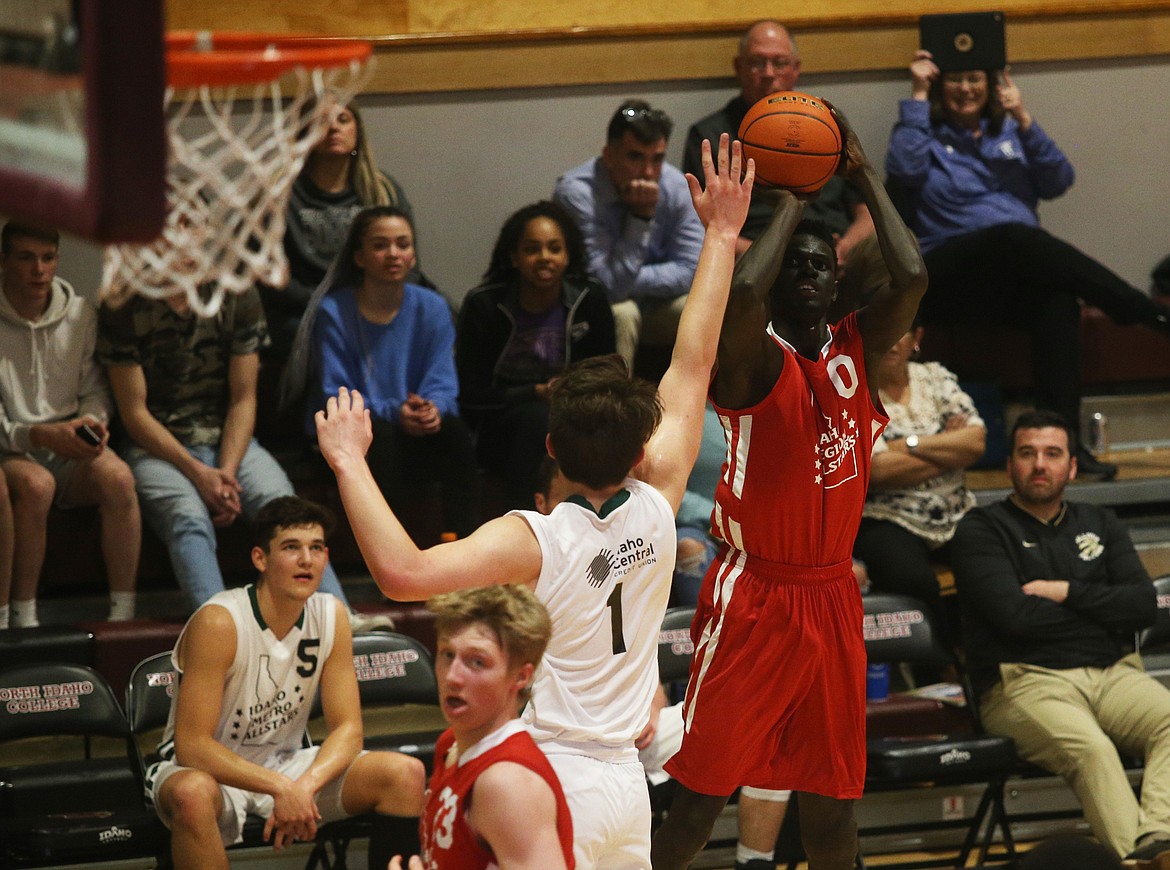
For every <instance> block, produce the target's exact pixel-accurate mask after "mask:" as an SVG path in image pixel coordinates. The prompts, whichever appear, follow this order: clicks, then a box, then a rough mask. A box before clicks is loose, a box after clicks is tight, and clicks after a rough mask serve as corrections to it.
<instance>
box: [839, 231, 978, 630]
mask: <svg viewBox="0 0 1170 870" xmlns="http://www.w3.org/2000/svg"><path fill="white" fill-rule="evenodd" d="M857 255H858V256H857V257H855V258H854V260H855V262H857V261H865V262H866V264H867V265H865V267H864V269H865V270H866V271H870V272H875V273H880V272H882V271H883V270H884V264H883V263H882V260H881V252H880V251H879V250H878V249H877V246H876V245H874V244H872V243H871V242H870V241H868V240H867V241H866V242H863V243H862V244H861V245H860V246H858V248H857ZM859 265H860V264H859ZM887 280H888V279H887ZM922 335H923V329H922V326H921V325H920V324H919V323H917V322H915V324H914V326H913V327H912V328H911V330H910V331H909V332H907V333H906V334H905V335H904V336H902V338H901V339H899V340H898V342H897V343H896V344H895V345H894V346H893V347H892V348H890V349H889V350H888V351H887V352H886V354H885V356H884V357H883V358H882V360H881V362H880V364H879V365H878V369H877V372H876V373H875V378H874V379H875V380H876V381H877V387H878V393H879V395H880V396H881V400H882V404H883V406H884V407H885V409H886V414H887V415H888V416H889V418H890V422H889V424H888V425H887V426H886V428H885V430H884V431H883V432H882V435H881V437H880V438H879V439H878V440H877V441H876V442H875V443H874V450H873V459H872V464H871V466H870V483H869V494H868V496H867V497H866V501H865V509H864V510H863V512H862V518H861V526H860V528H859V529H858V531H857V541H856V542H855V543H854V545H853V555H854V557H855V558H857V559H860V560H861V561H862V562H864V563H865V566H866V569H867V571H868V573H869V579H870V583H871V586H872V588H873V589H874V590H876V591H878V592H898V593H902V594H904V595H910V596H913V597H914V598H917V599H918V600H919V601H921V602H922V603H923V604H925V605H926V606H927V607H928V608H929V609H930V611H931V619H932V621H933V623H934V624H935V625H937V626H939V627H940V628H943V629H945V630H946V631H945V634H946V635H947V637H946V640H948V641H950V642H951V643H953V642H955V641H957V639H958V638H957V637H956V636H955V635H957V629H958V626H957V625H954V624H953V623H954V620H950V619H947V618H946V613H945V611H944V609H943V607H942V599H941V596H940V594H939V585H938V578H937V575H936V574H935V571H934V567H933V566H932V564H931V563H932V561H937V560H939V559H945V555H946V552H947V549H948V544H949V543H950V540H951V538H952V536H953V535H954V534H955V526H957V525H958V522H959V520H960V519H962V518H963V515H964V514H965V513H966V512H967V511H968V510H970V509H971V507H973V506H974V504H975V496H974V495H973V494H972V493H971V492H970V491H968V489H967V487H966V486H965V485H964V479H963V471H964V470H965V469H966V468H969V467H970V466H971V465H972V464H974V463H975V462H976V461H978V459H979V457H980V456H982V455H983V450H984V447H985V441H986V437H987V428H986V427H985V426H984V424H983V420H982V418H981V417H980V416H979V411H978V410H977V409H976V408H975V403H974V402H973V401H972V400H971V397H970V396H968V395H967V394H966V393H965V392H964V391H963V390H962V388H961V387H960V386H959V382H958V380H957V379H956V378H955V376H954V374H952V373H951V372H950V371H948V370H947V369H946V368H944V367H943V366H942V365H940V364H939V363H935V362H927V363H922V362H917V357H918V352H919V343H920V342H921V341H922Z"/></svg>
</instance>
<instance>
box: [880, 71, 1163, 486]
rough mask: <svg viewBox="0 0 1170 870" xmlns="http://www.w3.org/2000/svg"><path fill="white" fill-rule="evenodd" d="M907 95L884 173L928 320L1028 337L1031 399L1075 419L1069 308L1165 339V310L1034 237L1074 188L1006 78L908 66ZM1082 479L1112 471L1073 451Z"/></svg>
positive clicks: (1074, 331) (1075, 316) (1076, 358)
mask: <svg viewBox="0 0 1170 870" xmlns="http://www.w3.org/2000/svg"><path fill="white" fill-rule="evenodd" d="M910 76H911V97H910V99H908V100H903V101H902V103H901V107H900V112H899V118H898V122H897V124H895V126H894V130H893V133H892V135H891V137H890V148H889V151H888V152H887V155H886V169H887V170H888V171H889V175H890V180H891V182H892V184H893V185H894V186H896V188H897V193H898V195H899V196H900V197H901V198H902V200H903V206H904V208H905V210H906V211H907V212H908V214H907V218H908V221H909V222H910V224H911V228H912V229H913V230H914V231H915V233H916V234H917V235H918V238H919V241H920V242H921V244H922V249H923V252H924V258H925V261H926V267H927V270H928V271H929V274H930V292H929V293H928V294H926V297H925V298H924V299H923V301H922V308H921V315H922V318H923V321H924V322H925V323H926V324H927V325H928V326H929V325H930V324H931V323H959V322H966V321H968V320H975V321H986V320H994V321H999V322H1003V323H1007V324H1009V325H1011V326H1014V327H1016V328H1020V329H1024V330H1026V331H1027V333H1028V335H1029V338H1030V341H1031V344H1032V357H1033V367H1034V371H1035V379H1036V384H1035V390H1036V401H1037V403H1038V404H1039V405H1041V406H1043V407H1046V408H1051V409H1053V410H1054V411H1057V412H1058V413H1060V414H1061V415H1063V416H1064V417H1065V418H1066V419H1067V420H1069V421H1071V422H1072V423H1073V425H1074V426H1075V425H1078V424H1079V421H1080V407H1081V387H1080V372H1081V360H1080V306H1079V305H1078V304H1077V300H1078V298H1079V299H1083V300H1084V301H1085V302H1087V303H1089V304H1091V305H1095V306H1097V307H1098V308H1100V309H1101V310H1102V311H1104V312H1105V313H1106V314H1108V315H1109V316H1110V317H1111V318H1113V319H1114V320H1115V321H1117V322H1118V323H1141V324H1145V325H1147V326H1149V327H1151V328H1154V329H1157V330H1160V331H1162V332H1164V333H1166V334H1170V316H1168V315H1170V308H1168V307H1167V306H1165V305H1162V304H1160V303H1158V302H1156V301H1154V300H1153V299H1151V298H1150V297H1149V296H1147V295H1146V294H1145V293H1143V292H1142V291H1140V290H1138V289H1136V288H1134V287H1131V286H1130V285H1129V284H1127V283H1126V282H1125V281H1124V280H1122V279H1121V278H1120V277H1118V276H1117V275H1115V274H1114V273H1113V272H1111V271H1109V270H1108V269H1107V268H1105V267H1104V266H1102V265H1101V264H1100V263H1098V262H1097V261H1096V260H1093V259H1092V258H1091V257H1088V256H1087V255H1085V254H1084V253H1082V252H1081V251H1079V250H1077V249H1076V248H1074V247H1073V246H1072V245H1070V244H1068V243H1067V242H1064V241H1062V240H1060V239H1058V238H1056V237H1055V236H1052V235H1050V234H1049V233H1047V232H1046V231H1045V230H1043V229H1041V228H1040V221H1039V217H1038V215H1037V211H1036V209H1037V205H1038V203H1039V201H1040V200H1041V199H1055V198H1056V197H1058V196H1060V195H1061V194H1063V193H1064V192H1065V191H1066V190H1068V188H1069V187H1070V186H1071V185H1072V183H1073V177H1074V172H1073V167H1072V164H1071V163H1070V162H1069V160H1068V158H1067V157H1066V156H1065V155H1064V153H1063V152H1062V151H1061V150H1060V148H1058V147H1057V145H1056V143H1055V142H1054V141H1053V140H1052V139H1051V138H1050V137H1049V136H1048V134H1047V133H1045V132H1044V130H1042V129H1041V128H1040V125H1039V124H1038V123H1036V121H1035V119H1034V118H1033V117H1032V113H1031V112H1030V111H1029V110H1028V109H1027V107H1026V106H1025V105H1024V101H1023V97H1022V96H1021V94H1020V89H1019V87H1018V86H1016V84H1015V83H1014V82H1013V81H1012V78H1011V76H1010V75H1008V73H1007V71H1006V70H957V71H946V72H941V71H940V70H939V68H938V66H937V65H935V63H934V61H933V60H932V59H931V55H930V52H927V51H922V50H920V51H918V52H917V53H916V54H915V56H914V61H913V63H911V65H910ZM1077 462H1078V464H1079V467H1080V472H1081V473H1082V474H1094V475H1101V476H1103V477H1106V478H1108V477H1112V476H1113V475H1115V474H1116V473H1117V468H1116V466H1114V465H1110V464H1108V463H1105V462H1100V461H1099V460H1097V459H1096V458H1095V457H1093V455H1092V454H1091V453H1089V451H1088V450H1086V449H1084V448H1080V449H1079V450H1078V453H1077Z"/></svg>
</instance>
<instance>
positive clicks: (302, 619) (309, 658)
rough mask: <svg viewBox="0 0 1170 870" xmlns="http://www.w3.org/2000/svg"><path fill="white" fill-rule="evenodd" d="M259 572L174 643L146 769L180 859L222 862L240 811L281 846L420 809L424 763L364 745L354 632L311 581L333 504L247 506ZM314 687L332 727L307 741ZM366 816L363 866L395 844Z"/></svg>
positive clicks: (207, 607)
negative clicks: (162, 718) (164, 709)
mask: <svg viewBox="0 0 1170 870" xmlns="http://www.w3.org/2000/svg"><path fill="white" fill-rule="evenodd" d="M254 523H255V527H256V542H257V543H256V546H255V547H253V548H252V564H254V565H255V566H256V570H257V571H259V572H260V574H259V577H258V578H257V580H256V583H255V585H250V586H246V587H243V588H235V589H228V590H226V591H224V592H220V593H218V594H216V595H214V596H212V597H211V599H209V600H208V601H207V603H205V604H204V605H203V606H202V607H200V608H199V610H197V611H196V612H195V614H194V615H193V616H192V617H191V618H190V620H188V622H187V625H186V626H185V627H184V629H183V633H182V634H181V635H180V636H179V640H178V643H176V644H175V651H174V653H173V656H172V661H173V663H174V666H175V669H176V670H177V671H178V672H179V674H180V682H179V684H178V686H179V691H177V692H176V693H175V697H174V700H173V701H172V703H171V712H170V717H169V720H168V722H167V726H166V731H165V732H164V734H163V742H162V744H160V746H159V755H160V756H161V757H162V759H163V760H162V761H160V762H158V763H156V764H154V765H152V766H151V767H150V769H149V770H148V771H147V777H146V778H147V788H148V789H149V792H150V797H151V800H152V801H153V803H154V806H155V808H156V809H157V811H158V814H159V817H160V818H161V819H162V820H163V822H164V823H165V824H166V825H167V827H168V828H170V829H171V855H172V858H173V861H174V866H175V867H176V868H177V870H184V868H192V870H195V868H198V870H207V868H227V867H228V866H229V865H228V858H227V854H226V852H225V846H229V845H231V844H232V843H236V842H239V840H240V838H241V832H242V829H243V824H244V818H245V816H246V815H248V814H252V815H258V816H261V817H262V818H265V819H267V823H266V825H265V828H264V838H265V839H266V840H271V842H272V844H273V846H274V847H275V848H276V849H277V850H279V849H281V848H282V847H284V846H287V845H289V844H291V843H294V842H297V841H311V840H312V839H313V838H314V837H316V835H317V827H318V825H321V824H324V823H325V822H329V821H333V820H335V819H340V818H345V817H346V816H351V815H358V814H361V813H369V812H375V813H379V814H381V815H385V816H417V815H418V814H419V812H420V810H421V808H422V795H423V784H424V778H425V772H424V770H423V766H422V764H421V763H420V762H418V761H417V760H416V759H413V758H410V757H409V756H406V755H401V754H399V753H396V752H365V751H363V750H362V719H361V707H360V703H359V699H358V684H357V676H356V674H355V673H354V667H353V638H352V635H351V634H350V628H349V619H348V618H347V613H346V610H345V607H344V606H343V605H342V604H341V602H339V601H338V600H337V599H336V598H334V597H333V596H332V595H329V594H327V593H323V592H318V591H317V589H318V587H319V586H320V584H321V575H322V573H323V572H324V570H325V564H326V562H327V560H328V558H329V550H328V548H327V547H326V546H325V529H326V528H327V527H328V526H329V525H330V517H329V515H328V513H327V512H326V511H325V510H324V509H323V508H321V507H319V506H318V505H315V504H313V503H312V502H308V501H305V500H304V499H301V498H297V497H295V496H282V497H280V498H277V499H273V500H272V501H270V502H269V503H268V504H266V505H265V506H264V507H263V508H261V509H260V511H259V512H258V513H257V515H256V519H255V521H254ZM318 689H320V693H321V707H322V709H323V710H324V713H325V721H326V723H327V725H328V728H329V734H328V736H327V737H326V738H325V740H324V741H323V742H322V743H321V745H320V746H314V747H312V748H309V749H305V748H302V747H303V743H302V740H303V737H304V733H305V726H306V724H307V723H308V720H309V713H310V709H311V707H312V704H313V698H314V697H315V696H316V694H317V691H318ZM395 827H396V826H394V825H393V824H392V823H389V822H388V823H387V824H386V825H385V826H382V825H375V828H374V834H373V836H372V837H371V840H370V864H369V866H370V867H371V868H374V867H377V868H379V870H383V868H385V867H386V863H387V861H388V860H389V858H390V855H391V854H392V853H393V852H395V851H399V850H400V849H401V848H402V846H401V843H395V842H393V841H392V838H393V836H394V828H395Z"/></svg>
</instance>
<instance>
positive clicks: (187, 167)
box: [101, 35, 372, 317]
mask: <svg viewBox="0 0 1170 870" xmlns="http://www.w3.org/2000/svg"><path fill="white" fill-rule="evenodd" d="M204 39H206V37H204V36H203V35H200V37H198V38H197V39H196V44H197V45H198V43H199V42H200V41H201V40H204ZM287 42H289V43H292V42H297V40H288V41H287ZM299 42H300V43H302V44H303V43H304V42H305V40H300V41H299ZM280 46H281V40H279V39H274V40H272V41H271V42H270V43H269V44H268V46H267V49H266V52H267V55H268V56H272V57H276V56H277V55H279V54H280V52H281V51H282V48H281V47H280ZM359 46H364V53H362V52H361V51H359V52H358V53H359V54H361V55H362V56H360V57H355V58H347V59H346V60H345V61H344V62H343V63H342V64H341V65H333V66H326V65H324V63H319V62H318V63H317V64H316V65H315V64H314V61H313V60H308V61H305V62H297V63H296V65H295V66H290V65H289V63H288V57H287V54H286V58H285V63H284V64H283V65H277V67H276V68H274V69H273V71H272V72H271V76H272V79H271V80H270V81H262V82H254V83H251V84H226V85H225V84H224V83H223V82H224V80H225V78H226V75H225V74H224V73H223V72H222V71H219V72H218V73H217V75H216V79H217V80H216V81H214V82H213V83H211V84H199V85H195V86H175V84H174V81H175V78H176V74H175V71H174V69H173V67H172V64H173V62H174V61H173V55H172V53H171V51H170V50H168V78H169V79H170V80H171V82H172V85H171V86H170V87H168V88H167V91H166V97H165V104H166V113H167V138H168V140H169V144H170V155H169V159H168V166H167V218H166V222H165V224H164V226H163V231H162V235H160V236H159V238H157V239H156V240H155V241H153V242H151V243H150V244H147V245H140V244H117V245H110V246H107V247H106V251H105V264H104V268H103V271H102V286H101V299H102V301H103V302H106V303H108V304H110V305H111V306H113V307H118V306H120V305H122V304H124V303H125V302H126V301H127V300H128V299H129V298H130V297H131V296H133V295H134V294H141V295H143V296H148V297H151V298H155V299H160V298H165V297H167V296H172V295H174V294H176V293H183V294H185V295H186V297H187V300H188V302H189V303H190V305H191V308H192V309H193V310H194V311H195V312H196V313H197V314H198V315H199V316H200V317H211V316H213V315H214V314H216V313H217V312H218V311H219V308H220V306H221V305H222V303H223V298H224V294H225V293H242V292H244V291H245V290H247V289H248V288H250V287H254V286H255V285H256V284H257V283H258V282H259V283H263V284H267V285H269V286H272V287H283V286H284V285H285V284H286V283H288V277H289V272H288V259H287V258H286V257H285V254H284V245H283V241H284V229H285V208H286V206H287V204H288V198H289V194H290V193H291V191H292V185H293V182H294V181H295V180H296V177H297V175H298V174H299V173H300V171H301V167H302V166H304V163H305V159H306V157H307V156H308V154H309V152H310V151H311V150H312V149H313V147H314V146H315V145H316V144H317V142H318V141H319V140H320V139H321V137H322V136H323V135H324V133H325V130H326V129H327V127H328V124H329V115H330V111H331V110H332V109H333V108H334V107H336V106H339V105H340V106H344V105H346V104H347V103H348V102H349V101H350V100H351V99H352V98H353V96H354V94H356V93H357V91H358V88H360V87H361V85H362V83H363V82H364V81H365V80H366V77H367V75H368V73H369V71H370V68H371V67H372V59H371V58H370V57H369V46H368V44H364V43H362V44H359ZM205 51H207V50H206V49H205ZM216 53H218V54H223V55H228V54H230V53H231V51H230V50H229V51H225V50H219V49H217V50H213V51H210V52H209V54H216ZM350 53H351V54H353V52H352V51H351V52H350ZM335 61H336V59H335V58H334V59H333V60H332V61H330V62H335ZM252 75H253V77H254V76H255V73H254V72H252ZM243 77H245V78H246V76H243Z"/></svg>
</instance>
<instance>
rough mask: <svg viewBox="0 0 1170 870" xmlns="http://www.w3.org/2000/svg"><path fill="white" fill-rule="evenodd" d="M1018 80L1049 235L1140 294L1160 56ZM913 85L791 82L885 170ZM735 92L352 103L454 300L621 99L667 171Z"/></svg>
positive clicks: (1164, 62) (649, 87) (79, 265)
mask: <svg viewBox="0 0 1170 870" xmlns="http://www.w3.org/2000/svg"><path fill="white" fill-rule="evenodd" d="M381 62H382V64H383V65H385V64H387V63H392V61H391V60H390V59H389V58H385V57H383V59H382V61H381ZM728 64H729V65H730V61H728ZM401 74H402V75H404V76H407V75H409V70H408V69H403V70H401ZM1013 75H1014V76H1015V78H1016V81H1017V82H1018V84H1019V85H1020V87H1021V88H1022V90H1023V93H1024V97H1025V99H1026V101H1027V104H1028V106H1029V107H1030V108H1031V109H1032V111H1033V113H1034V115H1035V116H1036V118H1037V119H1038V121H1039V123H1040V124H1041V125H1043V126H1044V128H1045V129H1047V130H1048V131H1049V133H1051V134H1052V135H1053V136H1054V137H1055V139H1056V141H1057V142H1058V143H1060V145H1061V146H1062V147H1063V148H1064V149H1065V151H1066V152H1067V153H1068V155H1069V156H1070V158H1071V159H1072V161H1073V163H1074V164H1075V166H1076V169H1077V183H1076V185H1075V186H1074V187H1073V189H1072V190H1071V191H1069V193H1067V194H1066V195H1065V196H1064V197H1062V198H1061V199H1059V200H1056V201H1054V202H1051V203H1046V204H1044V205H1043V206H1042V208H1041V215H1042V219H1043V222H1044V225H1045V226H1047V227H1048V228H1049V229H1050V230H1052V231H1053V232H1055V233H1057V234H1058V235H1061V236H1063V237H1064V238H1066V239H1068V240H1069V241H1071V242H1073V243H1074V244H1076V245H1078V246H1080V247H1081V248H1083V249H1084V250H1086V251H1087V252H1089V253H1091V254H1092V255H1094V256H1096V257H1097V258H1099V259H1100V260H1101V261H1102V262H1104V263H1105V264H1107V265H1109V266H1110V267H1111V268H1113V269H1115V270H1117V271H1118V272H1119V273H1120V274H1121V275H1123V276H1124V277H1125V278H1126V279H1128V280H1129V281H1130V282H1131V283H1133V284H1135V285H1136V286H1138V287H1141V288H1143V289H1144V288H1146V287H1148V286H1149V275H1150V271H1151V269H1152V268H1153V266H1154V265H1155V264H1156V263H1157V262H1158V260H1159V259H1161V258H1162V257H1164V256H1166V255H1167V254H1170V231H1168V230H1167V227H1170V175H1168V172H1167V163H1166V161H1167V157H1166V155H1167V154H1168V153H1170V112H1168V111H1167V110H1166V103H1165V94H1167V93H1170V56H1161V57H1154V58H1145V59H1133V60H1112V61H1078V62H1068V63H1050V64H1017V65H1015V66H1014V67H1013ZM907 81H908V77H907V74H906V73H905V72H901V71H890V72H877V73H857V74H847V73H838V74H812V75H805V76H803V77H802V79H801V85H802V87H804V88H805V89H807V90H809V91H811V92H813V93H817V94H823V95H824V96H826V97H827V98H829V99H831V100H833V101H834V102H835V103H836V104H837V105H839V106H841V108H842V109H843V110H845V112H846V113H847V114H848V115H849V117H850V119H851V120H852V122H853V124H854V126H855V128H856V129H857V130H858V133H859V134H860V136H861V138H862V141H863V143H864V144H865V146H866V148H867V150H868V153H869V155H870V157H871V158H872V159H873V160H874V161H875V162H876V163H878V164H879V165H880V163H881V161H882V159H883V157H884V154H885V149H886V139H887V137H888V135H889V129H890V125H891V124H892V123H893V120H894V118H895V113H896V110H897V101H898V100H899V99H900V98H902V97H903V96H904V95H905V94H906V93H908V90H909V87H908V84H907ZM733 90H734V88H733V83H732V80H731V79H730V78H727V79H718V80H702V81H694V80H692V81H682V82H653V81H651V82H643V83H639V84H637V85H632V84H631V85H606V84H597V85H588V86H571V87H554V88H544V87H525V88H512V89H502V90H492V91H461V92H447V93H424V94H399V95H368V96H365V97H363V98H362V100H361V105H362V107H363V110H364V114H365V117H366V120H367V125H368V129H369V132H370V135H371V139H372V141H373V144H374V148H375V152H376V155H377V158H378V162H379V164H380V165H381V166H382V167H383V168H384V169H385V170H386V171H387V172H389V173H391V174H392V175H394V176H395V177H396V178H397V179H398V181H400V182H401V183H402V185H403V187H404V188H405V189H406V191H407V194H408V195H409V197H410V199H411V201H412V203H413V204H414V207H415V213H416V215H417V217H418V223H419V247H420V252H421V256H422V259H423V265H424V267H425V268H426V271H427V272H428V273H429V274H430V275H431V276H432V277H433V278H434V280H435V281H436V282H437V283H438V284H439V286H440V287H441V288H442V289H443V290H444V292H446V293H447V294H448V295H449V296H450V297H451V298H452V299H454V300H458V299H460V298H462V296H463V294H464V293H465V292H466V291H467V290H468V289H470V288H471V287H473V286H475V284H476V283H477V280H478V277H479V275H480V274H481V273H482V272H483V269H484V268H485V266H486V264H487V259H488V255H489V253H490V250H491V245H492V243H493V242H494V240H495V235H496V233H497V231H498V229H499V226H500V224H501V223H502V221H503V219H504V218H505V217H506V216H507V215H508V214H509V213H510V212H512V211H513V210H515V209H516V208H518V207H519V206H521V205H524V204H526V203H528V202H531V201H533V200H536V199H539V198H541V197H545V196H548V195H549V193H550V192H551V189H552V185H553V182H554V181H555V179H556V177H557V176H558V175H559V174H560V173H561V172H563V171H564V170H566V169H568V168H570V167H572V166H575V165H577V164H578V163H580V162H582V161H584V160H586V159H589V158H590V157H593V156H595V155H596V154H598V153H599V152H600V149H601V146H602V140H603V138H604V129H605V124H606V122H607V121H608V119H609V115H610V114H611V113H612V111H613V110H614V108H615V107H616V106H617V104H618V103H619V102H620V101H621V100H622V99H623V98H624V97H627V96H640V97H643V98H645V99H648V100H650V101H651V102H652V103H653V104H654V105H656V106H659V107H661V108H664V109H665V110H666V111H667V112H669V113H670V115H671V116H672V117H673V118H674V120H675V124H676V134H675V136H674V137H673V138H672V140H671V143H670V149H669V152H668V159H669V160H670V161H671V162H673V163H676V164H677V162H678V160H679V159H680V158H681V151H682V140H683V136H684V135H685V132H686V127H687V126H689V124H690V123H691V122H692V121H694V120H695V119H697V118H699V117H701V116H702V115H704V114H706V113H707V112H709V111H711V110H713V109H715V108H717V107H718V106H720V105H722V103H723V102H724V101H726V100H727V99H728V98H729V96H730V95H731V94H732V92H733ZM100 266H101V263H100V252H99V251H98V250H97V249H96V248H95V247H93V246H92V245H89V244H88V243H83V242H80V241H77V240H73V239H70V240H66V242H65V243H64V245H63V250H62V266H61V274H62V275H64V276H65V277H67V278H68V279H69V280H71V281H73V282H74V284H75V285H77V286H78V287H79V288H87V289H88V288H92V287H95V286H96V284H97V282H98V280H99V277H100Z"/></svg>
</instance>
